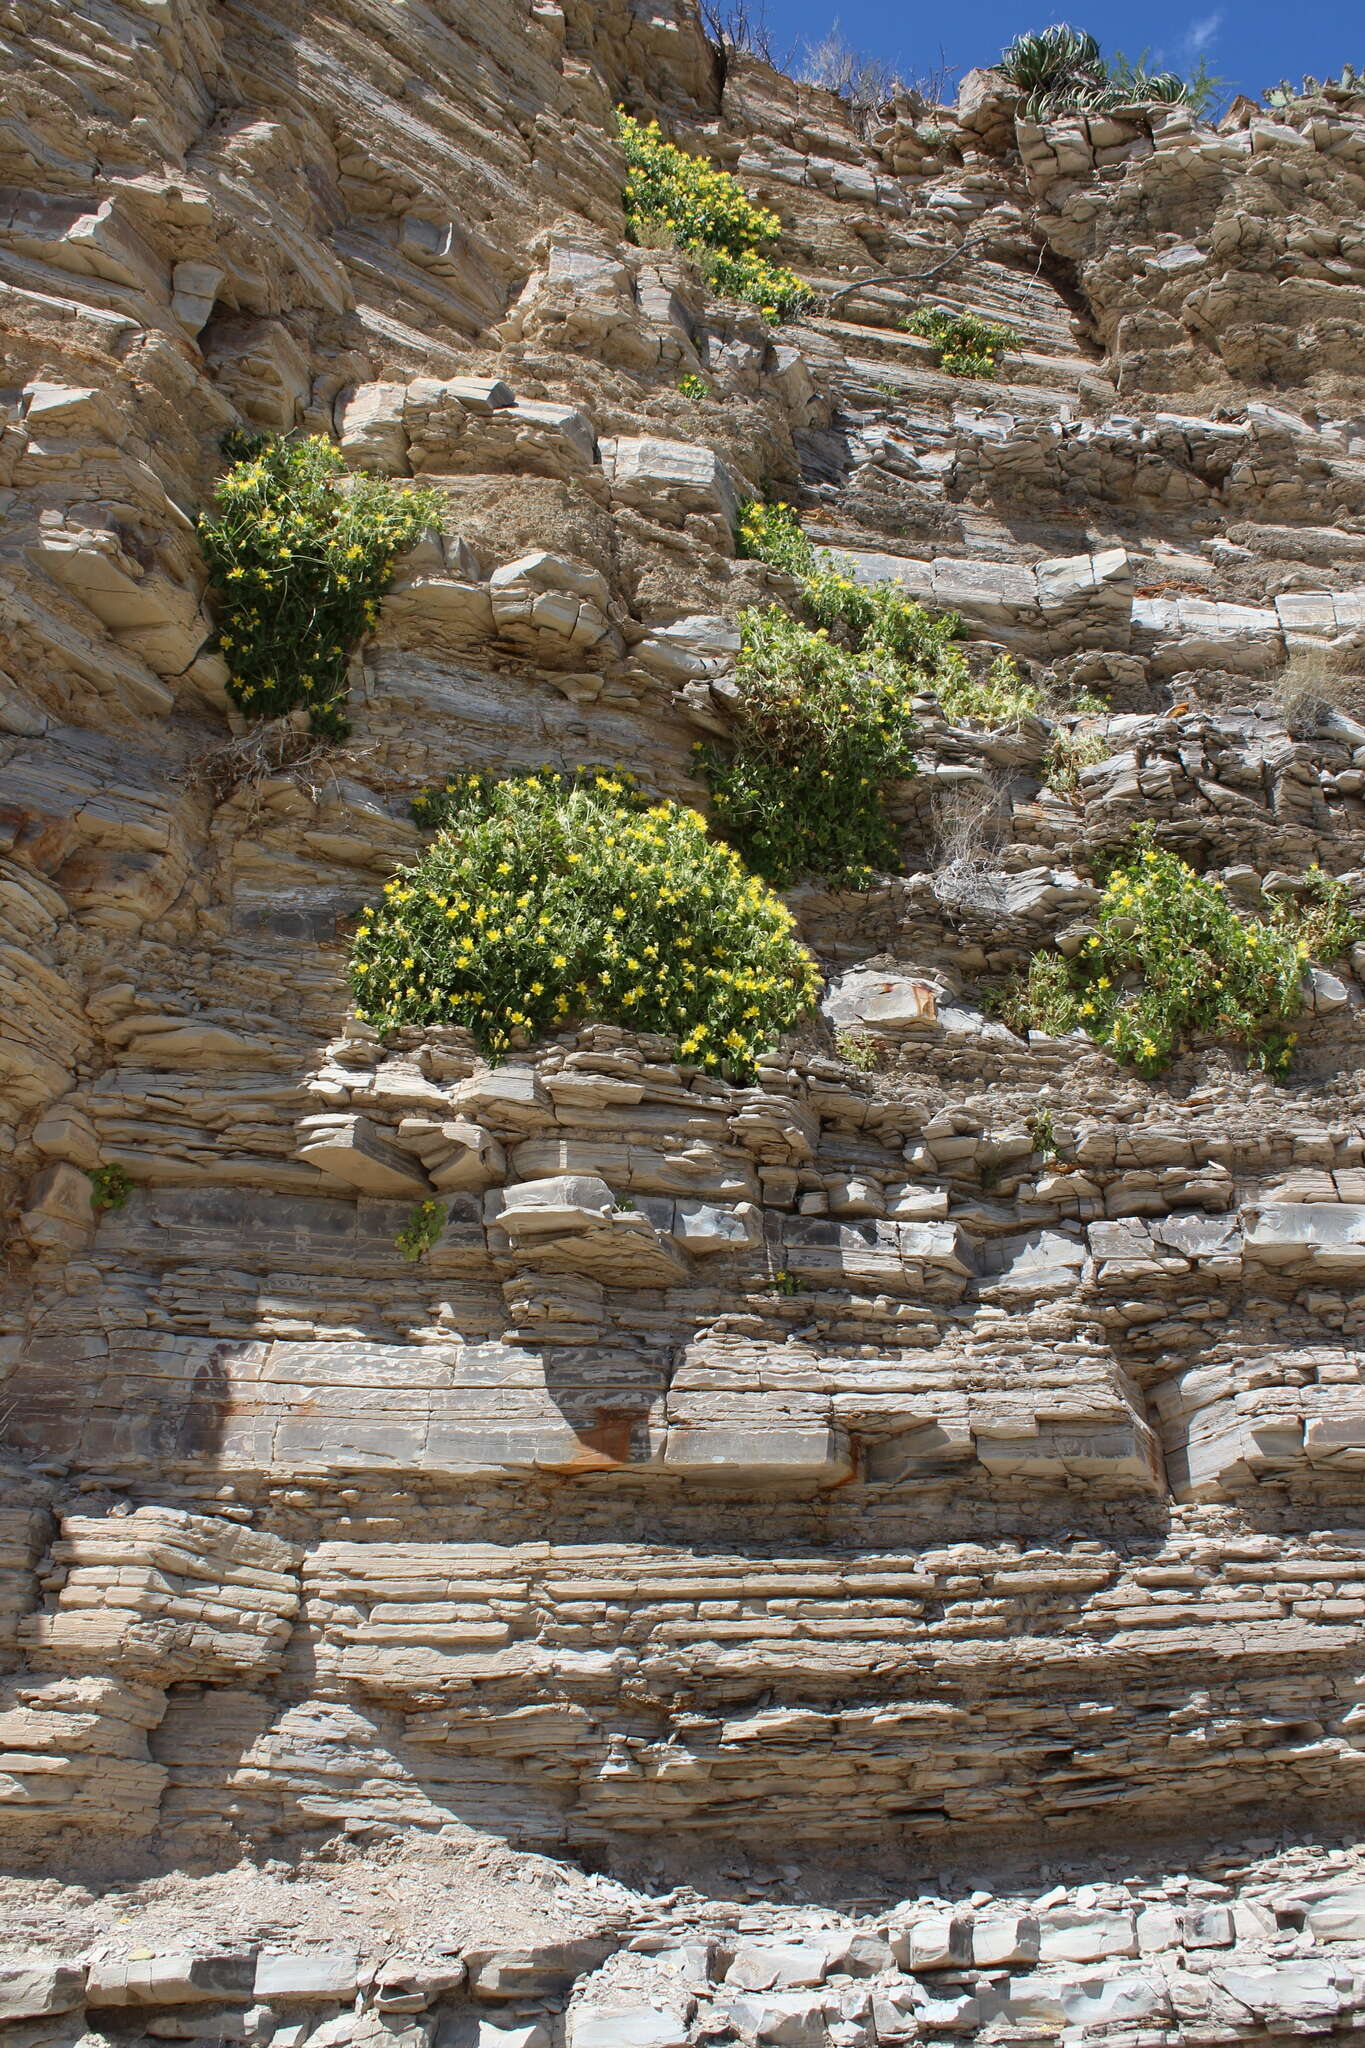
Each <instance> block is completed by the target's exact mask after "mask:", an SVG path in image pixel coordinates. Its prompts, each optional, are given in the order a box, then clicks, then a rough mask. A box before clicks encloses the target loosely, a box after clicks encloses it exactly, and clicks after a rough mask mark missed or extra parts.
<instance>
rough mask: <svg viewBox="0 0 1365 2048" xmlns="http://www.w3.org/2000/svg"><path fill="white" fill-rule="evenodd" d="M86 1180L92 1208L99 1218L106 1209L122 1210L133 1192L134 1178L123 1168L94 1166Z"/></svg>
mask: <svg viewBox="0 0 1365 2048" xmlns="http://www.w3.org/2000/svg"><path fill="white" fill-rule="evenodd" d="M86 1178H87V1180H88V1181H89V1182H90V1206H91V1208H92V1209H93V1210H94V1212H95V1214H96V1215H97V1216H98V1215H100V1214H101V1213H102V1212H103V1211H104V1210H105V1209H122V1208H123V1207H124V1205H125V1203H126V1202H127V1200H128V1197H129V1195H131V1194H132V1192H133V1182H132V1176H131V1175H130V1174H128V1173H126V1172H125V1171H124V1169H123V1167H121V1166H94V1167H92V1168H91V1169H90V1171H89V1173H88V1174H87V1175H86Z"/></svg>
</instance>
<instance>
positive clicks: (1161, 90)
mask: <svg viewBox="0 0 1365 2048" xmlns="http://www.w3.org/2000/svg"><path fill="white" fill-rule="evenodd" d="M996 68H997V69H998V70H1000V71H1003V72H1004V74H1005V77H1006V78H1007V79H1008V80H1009V82H1010V84H1011V85H1012V86H1014V88H1015V90H1016V91H1017V92H1020V93H1022V94H1023V96H1024V99H1023V105H1022V107H1021V108H1020V112H1021V113H1022V114H1023V116H1024V118H1025V119H1026V120H1029V121H1045V120H1047V119H1048V118H1049V117H1050V116H1051V115H1053V114H1064V113H1073V112H1099V111H1101V110H1102V109H1104V108H1106V107H1122V106H1138V105H1144V104H1170V103H1171V102H1172V101H1176V100H1188V99H1189V97H1190V88H1189V86H1188V85H1187V84H1186V82H1185V80H1184V79H1182V78H1179V77H1178V76H1177V75H1176V73H1175V72H1173V71H1158V72H1149V71H1148V70H1146V68H1145V66H1144V64H1143V62H1142V60H1141V59H1139V61H1138V63H1137V64H1136V65H1134V64H1131V63H1129V61H1128V59H1127V58H1126V57H1124V56H1123V55H1122V54H1121V53H1120V54H1119V55H1118V56H1116V58H1115V60H1114V62H1113V64H1112V65H1110V64H1108V63H1106V62H1105V59H1104V58H1103V56H1102V55H1101V54H1100V46H1099V44H1098V43H1097V42H1096V40H1095V38H1094V36H1092V35H1091V34H1090V33H1089V31H1088V30H1086V29H1079V28H1073V27H1072V26H1071V24H1070V23H1069V22H1064V21H1059V22H1054V23H1053V24H1052V25H1051V27H1049V28H1045V29H1039V30H1037V31H1036V32H1033V33H1030V34H1027V35H1021V36H1016V37H1015V39H1014V41H1013V42H1012V43H1011V44H1010V46H1009V48H1008V49H1007V50H1005V51H1003V52H1002V54H1001V56H1000V59H999V61H998V64H997V67H996ZM1209 83H1210V86H1211V88H1212V87H1215V86H1216V84H1217V81H1209Z"/></svg>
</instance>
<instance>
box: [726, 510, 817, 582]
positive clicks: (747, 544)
mask: <svg viewBox="0 0 1365 2048" xmlns="http://www.w3.org/2000/svg"><path fill="white" fill-rule="evenodd" d="M735 550H736V553H738V554H739V555H740V556H742V557H743V558H744V559H746V560H748V561H752V562H767V563H768V564H769V565H770V566H771V567H772V568H774V569H785V570H786V572H787V574H788V575H789V576H810V575H813V574H814V571H815V549H814V548H813V547H812V546H811V544H810V542H809V541H808V540H807V539H806V536H805V534H804V533H803V532H802V531H801V521H800V520H799V519H798V518H797V516H796V513H795V511H794V510H793V508H792V507H791V506H790V505H788V504H786V503H784V502H783V501H782V500H781V499H779V500H777V501H776V502H775V503H773V504H764V503H763V502H762V501H761V500H760V499H758V498H750V499H749V500H748V501H747V503H745V504H743V505H741V506H740V508H739V523H738V525H737V526H736V528H735Z"/></svg>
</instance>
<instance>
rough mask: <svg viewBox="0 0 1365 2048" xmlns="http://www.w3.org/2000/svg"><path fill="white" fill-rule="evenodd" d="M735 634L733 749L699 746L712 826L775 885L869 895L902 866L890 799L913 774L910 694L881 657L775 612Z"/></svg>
mask: <svg viewBox="0 0 1365 2048" xmlns="http://www.w3.org/2000/svg"><path fill="white" fill-rule="evenodd" d="M739 626H740V636H741V638H740V655H739V662H738V664H737V667H736V671H735V680H736V682H737V683H738V685H739V699H738V703H737V705H736V710H735V723H734V732H733V742H732V746H731V747H730V748H729V749H721V748H718V747H714V746H706V745H703V746H702V747H700V749H699V756H700V760H701V764H702V767H703V770H704V772H705V774H706V777H707V780H708V782H709V783H710V785H711V795H712V802H713V804H714V807H715V818H716V823H717V825H718V826H719V828H720V829H721V830H722V831H723V832H724V833H725V834H726V836H727V837H728V838H731V839H733V840H734V842H735V844H736V846H738V847H739V849H740V851H741V852H742V853H743V855H744V857H745V859H746V860H747V861H749V862H750V864H751V865H752V866H753V867H755V868H757V870H758V872H759V873H760V874H761V875H764V876H766V878H767V879H768V880H769V881H770V882H772V883H773V884H774V885H775V886H776V887H778V888H785V887H786V886H787V885H788V884H789V883H791V882H794V881H796V880H797V879H798V878H799V877H801V876H803V875H819V876H821V877H822V878H823V879H824V880H825V881H827V882H829V883H831V884H833V885H834V886H836V887H842V888H849V889H862V888H866V887H867V885H868V884H869V882H870V881H871V880H872V877H873V874H874V873H875V872H876V871H877V870H878V869H883V870H884V869H886V868H889V867H891V866H892V865H893V864H894V862H895V860H896V840H895V834H894V832H893V830H892V827H891V822H890V819H889V818H888V816H887V813H886V807H885V803H884V801H883V795H882V791H883V785H884V784H885V783H886V782H888V781H890V780H892V779H894V778H896V777H899V776H905V775H910V774H913V772H914V757H913V755H912V753H911V750H910V737H911V733H912V731H913V729H914V720H913V718H912V716H911V700H912V698H913V695H914V686H913V684H912V683H911V682H909V681H908V680H907V678H906V675H905V673H904V671H903V669H902V668H901V665H900V664H899V663H898V662H897V661H896V660H895V659H894V657H889V656H887V655H886V654H885V652H884V650H882V649H880V648H873V649H871V650H870V651H869V652H867V653H861V652H853V651H851V650H850V649H848V648H846V647H841V646H840V645H839V644H838V643H837V641H835V640H833V639H831V638H830V635H829V632H828V629H827V628H825V627H823V626H822V627H818V628H813V627H811V626H807V625H804V624H803V623H802V622H801V621H800V620H799V619H793V618H792V617H790V615H789V614H788V613H786V612H784V611H782V610H780V609H779V608H778V607H776V606H772V607H770V608H769V609H767V610H765V611H744V612H741V613H740V620H739Z"/></svg>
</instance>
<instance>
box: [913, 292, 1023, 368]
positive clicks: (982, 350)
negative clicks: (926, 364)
mask: <svg viewBox="0 0 1365 2048" xmlns="http://www.w3.org/2000/svg"><path fill="white" fill-rule="evenodd" d="M900 324H901V327H902V328H903V330H904V331H905V333H907V334H916V335H918V336H919V338H920V340H921V341H927V342H931V343H932V344H933V347H934V349H935V351H936V353H937V358H938V366H939V368H940V370H946V371H947V372H948V375H949V376H950V377H993V376H994V375H995V373H996V371H997V370H998V369H999V367H1000V358H1001V356H1004V355H1012V354H1013V353H1014V352H1015V351H1016V350H1017V349H1018V348H1019V347H1020V341H1019V337H1018V335H1017V334H1016V333H1015V332H1014V330H1013V328H1010V327H1000V326H998V325H997V324H996V323H995V321H993V320H983V319H982V318H981V317H980V315H979V314H977V313H947V312H944V311H942V310H941V309H938V308H934V307H929V306H921V307H920V309H919V311H918V312H915V313H910V314H908V315H907V316H906V318H905V319H904V320H902V321H901V323H900Z"/></svg>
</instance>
